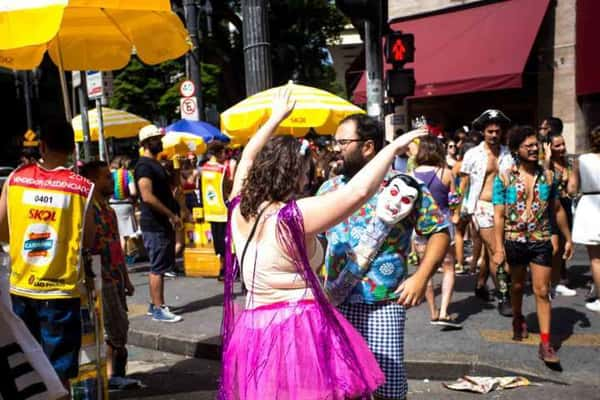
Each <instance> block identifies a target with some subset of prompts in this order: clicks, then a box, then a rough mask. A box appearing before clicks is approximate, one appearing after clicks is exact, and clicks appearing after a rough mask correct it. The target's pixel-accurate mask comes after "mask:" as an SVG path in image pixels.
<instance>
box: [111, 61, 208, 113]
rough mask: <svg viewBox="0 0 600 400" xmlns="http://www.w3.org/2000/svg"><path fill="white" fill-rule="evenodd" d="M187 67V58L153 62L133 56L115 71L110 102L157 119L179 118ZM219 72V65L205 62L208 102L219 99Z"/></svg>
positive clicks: (204, 76)
mask: <svg viewBox="0 0 600 400" xmlns="http://www.w3.org/2000/svg"><path fill="white" fill-rule="evenodd" d="M184 70H185V62H184V60H183V59H179V60H173V61H167V62H164V63H162V64H159V65H154V66H149V65H144V64H143V63H142V62H140V60H139V59H138V58H137V57H132V60H131V62H130V63H129V65H128V66H127V67H126V68H124V69H123V70H121V71H119V72H117V73H116V74H115V80H114V82H113V89H114V93H113V96H112V97H111V100H110V106H111V107H114V108H118V109H121V110H125V111H129V112H131V113H134V114H136V115H139V116H141V117H144V118H147V119H149V120H151V121H156V122H162V123H168V122H170V121H172V120H174V119H178V118H179V115H178V113H177V110H178V107H179V97H180V95H179V84H180V83H181V81H183V80H184V79H185V76H184V74H183V71H184ZM219 72H220V69H219V67H217V66H216V65H211V64H203V65H202V81H203V82H205V91H204V92H203V93H204V99H205V102H208V103H211V102H215V101H216V98H217V92H218V85H217V84H216V79H217V78H216V77H217V76H218V75H219Z"/></svg>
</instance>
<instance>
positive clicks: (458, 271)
mask: <svg viewBox="0 0 600 400" xmlns="http://www.w3.org/2000/svg"><path fill="white" fill-rule="evenodd" d="M454 272H455V273H456V274H457V275H464V274H465V273H466V271H465V267H464V266H463V265H462V264H461V263H456V264H454Z"/></svg>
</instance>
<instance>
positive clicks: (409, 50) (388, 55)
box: [385, 32, 415, 67]
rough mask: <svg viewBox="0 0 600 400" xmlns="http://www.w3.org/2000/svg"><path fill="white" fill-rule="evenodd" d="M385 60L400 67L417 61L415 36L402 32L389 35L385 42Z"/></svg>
mask: <svg viewBox="0 0 600 400" xmlns="http://www.w3.org/2000/svg"><path fill="white" fill-rule="evenodd" d="M385 59H386V61H387V62H388V63H389V64H393V65H394V66H396V65H398V66H400V67H402V65H403V64H405V63H409V62H413V61H415V35H413V34H412V33H402V32H391V33H389V34H388V35H387V37H386V40H385Z"/></svg>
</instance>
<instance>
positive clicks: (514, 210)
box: [493, 167, 557, 243]
mask: <svg viewBox="0 0 600 400" xmlns="http://www.w3.org/2000/svg"><path fill="white" fill-rule="evenodd" d="M534 179H535V183H534V190H533V199H532V201H531V209H530V210H529V211H528V210H527V193H526V190H525V189H526V188H525V182H524V180H523V179H522V178H521V175H520V174H519V172H518V171H517V170H516V169H515V170H511V171H509V172H507V173H506V174H503V175H502V176H496V178H495V179H494V194H493V203H494V205H504V218H505V221H504V239H505V240H510V241H515V242H521V243H525V242H539V241H546V240H550V238H551V237H552V233H551V231H550V212H552V211H553V210H552V209H551V207H552V205H553V200H554V199H556V193H557V189H556V180H555V179H553V178H552V173H551V172H549V171H545V170H544V169H542V168H541V167H540V168H539V169H538V171H537V174H536V176H535V178H534Z"/></svg>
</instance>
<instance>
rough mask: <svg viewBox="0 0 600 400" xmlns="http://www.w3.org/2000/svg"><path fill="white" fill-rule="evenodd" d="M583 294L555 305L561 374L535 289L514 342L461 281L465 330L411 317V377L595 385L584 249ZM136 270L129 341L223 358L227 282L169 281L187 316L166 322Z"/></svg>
mask: <svg viewBox="0 0 600 400" xmlns="http://www.w3.org/2000/svg"><path fill="white" fill-rule="evenodd" d="M571 264H572V266H571V268H570V274H571V276H572V277H573V281H574V283H575V288H576V289H577V292H578V295H577V296H576V297H558V298H556V299H555V301H554V302H553V314H552V315H553V326H552V333H553V338H554V340H555V342H556V341H558V343H557V344H560V350H559V355H560V357H561V365H560V368H562V371H556V370H553V369H550V368H548V367H547V366H546V365H545V364H544V363H542V362H541V361H540V360H539V359H538V358H537V344H538V342H539V339H538V336H537V334H536V332H537V320H536V316H535V313H534V311H535V306H534V299H533V296H532V295H531V292H530V291H529V293H528V294H527V295H526V297H525V299H524V314H525V316H526V318H527V322H528V325H529V328H530V331H531V332H532V335H531V336H532V337H531V338H530V339H529V340H527V341H523V342H521V343H517V342H514V341H512V340H511V335H512V331H511V319H510V318H505V317H501V316H500V315H499V314H498V313H497V312H496V310H495V308H494V307H493V305H490V304H483V303H481V302H480V301H479V300H477V299H476V298H475V297H474V296H473V291H472V288H473V285H474V277H473V276H459V277H457V288H456V293H455V297H454V302H453V304H452V306H451V309H450V311H451V312H453V313H457V314H458V316H459V319H460V320H461V321H462V322H463V324H464V328H463V329H462V330H458V331H447V330H443V329H441V328H440V327H436V326H431V325H430V324H429V312H428V311H427V306H426V305H425V304H421V305H420V306H418V307H416V308H414V309H412V310H410V311H409V312H408V323H407V328H406V345H405V349H406V361H407V368H408V373H409V377H410V378H414V379H419V380H422V379H437V380H454V379H456V378H458V377H461V376H463V375H467V374H471V375H491V376H500V375H506V374H520V375H524V376H527V377H529V378H532V379H534V380H537V381H545V382H548V381H550V382H555V383H569V384H578V385H580V384H584V385H586V384H592V383H596V382H597V381H598V362H599V361H598V360H600V315H598V314H594V313H592V312H590V311H588V310H587V309H586V308H585V306H584V305H585V294H586V292H587V290H586V287H585V283H586V281H587V280H588V279H589V277H590V272H589V267H588V266H587V255H586V254H585V252H583V251H582V249H581V248H578V249H577V254H576V257H575V258H574V260H573V262H572V263H571ZM135 270H136V271H137V272H133V273H132V279H133V281H134V283H135V285H136V288H137V291H136V295H135V296H134V298H133V299H131V301H130V317H131V331H130V342H131V343H132V344H134V345H138V346H142V347H145V348H149V349H153V350H161V351H165V352H169V353H176V354H180V355H186V356H196V357H200V358H206V359H212V360H218V359H219V356H220V348H219V328H220V323H221V305H222V284H221V283H219V282H218V281H216V280H215V279H202V278H185V277H183V276H180V277H177V278H175V279H170V280H167V281H166V300H167V303H168V304H170V305H171V307H172V309H173V310H174V311H176V312H178V313H179V314H181V315H182V316H183V317H184V321H183V322H180V323H177V324H160V323H157V322H154V321H152V320H151V319H150V318H149V317H147V316H146V315H145V312H146V309H147V303H146V301H147V300H146V299H147V277H146V272H145V270H146V269H145V268H144V267H143V266H138V267H137V268H135ZM435 279H436V282H437V283H438V284H439V280H440V279H441V277H440V275H439V274H438V275H436V277H435Z"/></svg>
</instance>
